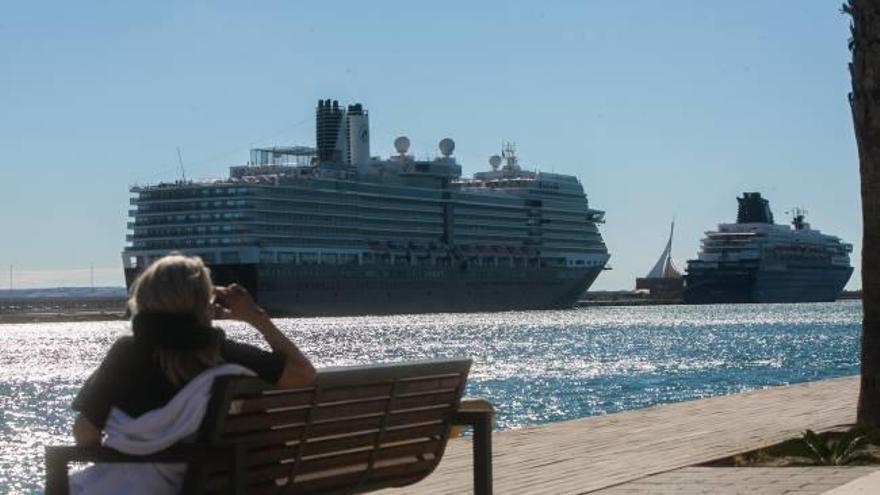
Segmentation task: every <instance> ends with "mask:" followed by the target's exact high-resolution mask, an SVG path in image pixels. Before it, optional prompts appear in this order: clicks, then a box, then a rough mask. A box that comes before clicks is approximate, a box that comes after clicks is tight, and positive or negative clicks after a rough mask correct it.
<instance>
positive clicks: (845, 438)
mask: <svg viewBox="0 0 880 495" xmlns="http://www.w3.org/2000/svg"><path fill="white" fill-rule="evenodd" d="M801 439H802V440H803V442H804V443H805V444H806V446H807V451H808V452H809V454H810V457H811V458H812V459H813V462H814V463H816V464H819V465H823V466H844V465H847V464H852V463H854V462H856V461H860V460H862V459H863V458H864V455H863V454H862V452H860V449H861V447H862V446H863V445H865V443H866V438H865V435H864V434H863V432H862V431H861V430H860V429H859V428H852V429H850V430H849V431H847V432H846V433H844V434H843V435H841V436H840V437H839V438H837V439H832V438H830V436H828V435H826V436H825V437H824V438H823V437H822V436H819V435H817V434H816V432H814V431H813V430H807V431H805V432H804V433H803V435H802V436H801Z"/></svg>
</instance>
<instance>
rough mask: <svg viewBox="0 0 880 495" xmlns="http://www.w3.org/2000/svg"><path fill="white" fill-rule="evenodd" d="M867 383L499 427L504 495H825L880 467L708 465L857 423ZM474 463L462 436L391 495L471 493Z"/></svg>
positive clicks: (848, 380) (807, 386)
mask: <svg viewBox="0 0 880 495" xmlns="http://www.w3.org/2000/svg"><path fill="white" fill-rule="evenodd" d="M858 387H859V382H858V377H844V378H837V379H830V380H823V381H819V382H810V383H803V384H797V385H789V386H780V387H772V388H768V389H763V390H755V391H750V392H745V393H741V394H734V395H727V396H720V397H713V398H708V399H702V400H693V401H687V402H679V403H674V404H667V405H660V406H654V407H648V408H644V409H638V410H633V411H626V412H622V413H617V414H610V415H607V416H595V417H589V418H583V419H577V420H572V421H564V422H560V423H553V424H548V425H543V426H536V427H529V428H523V429H520V430H513V431H503V432H498V433H496V434H495V435H494V439H493V471H494V486H495V493H504V494H545V493H553V494H583V493H598V494H602V495H624V494H649V493H650V494H658V493H761V494H771V495H774V494H780V495H781V494H789V493H799V494H809V493H815V494H818V493H823V492H825V491H826V490H830V489H833V488H835V487H836V486H838V485H844V484H846V483H848V482H850V481H852V480H856V481H858V480H861V479H863V478H862V477H864V476H866V475H869V474H871V473H873V472H876V471H878V470H880V466H857V467H830V468H827V467H805V468H789V467H784V468H783V467H780V468H755V467H747V468H734V467H700V465H701V464H705V463H707V462H709V461H712V460H718V459H723V458H726V457H730V456H733V455H736V454H740V453H744V452H749V451H753V450H756V449H760V448H764V447H768V446H771V445H773V444H776V443H779V442H781V441H784V440H788V439H791V438H797V437H799V436H800V435H801V433H802V432H803V431H804V430H806V429H812V430H814V431H827V430H830V429H832V428H835V427H840V426H842V425H847V424H851V423H853V422H855V413H856V398H857V396H858ZM471 462H472V461H471V443H470V441H469V439H467V438H463V439H458V440H455V441H452V442H450V445H449V447H448V448H447V452H446V454H445V455H444V458H443V461H442V462H440V465H439V467H438V468H437V471H436V472H435V473H434V474H432V475H431V476H429V477H428V478H427V479H426V480H424V481H422V482H421V483H419V484H417V485H414V486H413V487H411V488H404V489H392V490H387V491H383V492H381V493H383V494H386V495H392V494H395V495H396V494H403V493H433V494H460V493H469V492H470V490H471V483H472V480H471V477H472V472H471ZM878 488H880V487H878ZM707 490H708V491H707ZM866 493H868V492H866ZM877 493H880V492H877Z"/></svg>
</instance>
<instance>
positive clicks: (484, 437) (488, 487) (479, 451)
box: [473, 413, 492, 495]
mask: <svg viewBox="0 0 880 495" xmlns="http://www.w3.org/2000/svg"><path fill="white" fill-rule="evenodd" d="M473 446H474V493H475V494H476V495H492V414H491V413H489V414H480V415H479V416H478V417H477V418H475V421H474V442H473Z"/></svg>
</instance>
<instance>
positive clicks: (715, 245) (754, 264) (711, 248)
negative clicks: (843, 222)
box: [684, 192, 853, 304]
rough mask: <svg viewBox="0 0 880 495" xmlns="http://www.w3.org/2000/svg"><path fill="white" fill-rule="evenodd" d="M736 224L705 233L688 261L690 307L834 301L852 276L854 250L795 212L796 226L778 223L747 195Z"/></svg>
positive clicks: (766, 208) (760, 200) (764, 203)
mask: <svg viewBox="0 0 880 495" xmlns="http://www.w3.org/2000/svg"><path fill="white" fill-rule="evenodd" d="M737 201H739V210H738V213H737V218H736V223H726V224H720V225H719V226H718V230H716V231H709V232H706V237H705V238H704V239H703V241H702V246H701V249H700V252H699V254H698V257H697V259H693V260H688V262H687V273H686V274H685V290H684V300H685V302H686V303H689V304H711V303H771V302H821V301H834V300H835V299H836V298H837V296H839V295H840V292H841V291H842V290H843V287H844V286H845V285H846V283H847V281H848V280H849V277H850V275H852V271H853V268H852V266H851V264H850V253H852V245H851V244H847V243H845V242H842V241H841V240H840V238H838V237H835V236H832V235H828V234H823V233H822V232H820V231H818V230H814V229H812V228H811V227H810V224H809V223H807V222H805V221H804V215H805V212H804V211H803V210H802V209H800V208H796V209H794V210H793V212H792V213H793V216H794V219H793V221H792V226H788V225H777V224H775V223H773V213H772V212H771V211H770V203H769V202H768V201H767V200H766V199H764V198H762V197H761V194H760V193H757V192H752V193H743V196H742V197H741V198H737Z"/></svg>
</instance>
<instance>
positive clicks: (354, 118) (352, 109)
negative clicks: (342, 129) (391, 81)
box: [346, 103, 370, 166]
mask: <svg viewBox="0 0 880 495" xmlns="http://www.w3.org/2000/svg"><path fill="white" fill-rule="evenodd" d="M346 124H347V131H348V163H350V164H352V165H358V166H362V165H366V164H367V163H369V161H370V118H369V115H367V112H366V111H364V107H363V106H362V105H361V104H360V103H357V104H355V105H349V106H348V115H347V116H346Z"/></svg>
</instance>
